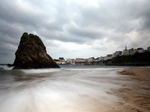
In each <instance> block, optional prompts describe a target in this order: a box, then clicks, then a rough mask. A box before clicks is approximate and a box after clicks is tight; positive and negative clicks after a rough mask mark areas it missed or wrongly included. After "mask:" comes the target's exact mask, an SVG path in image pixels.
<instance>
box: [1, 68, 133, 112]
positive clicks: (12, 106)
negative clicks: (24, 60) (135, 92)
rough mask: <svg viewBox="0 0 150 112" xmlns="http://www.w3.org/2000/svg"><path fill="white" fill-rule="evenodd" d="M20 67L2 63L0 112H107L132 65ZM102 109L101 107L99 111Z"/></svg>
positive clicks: (115, 100) (116, 98) (114, 101)
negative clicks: (53, 67) (123, 71)
mask: <svg viewBox="0 0 150 112" xmlns="http://www.w3.org/2000/svg"><path fill="white" fill-rule="evenodd" d="M60 67H61V68H59V69H58V68H57V69H52V68H47V69H18V70H12V68H11V67H10V68H9V67H7V66H6V65H0V112H107V111H109V110H108V108H113V106H114V105H115V103H116V102H118V101H119V100H121V99H119V98H118V97H117V96H116V95H114V94H113V93H114V92H115V91H117V90H119V88H122V87H123V84H125V83H131V82H130V81H126V80H124V79H125V78H129V77H130V76H128V75H118V74H117V71H121V70H123V69H125V68H130V67H129V66H94V65H93V66H92V65H89V66H86V65H78V66H76V65H62V66H60ZM100 110H101V111H100Z"/></svg>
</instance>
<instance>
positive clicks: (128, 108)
mask: <svg viewBox="0 0 150 112" xmlns="http://www.w3.org/2000/svg"><path fill="white" fill-rule="evenodd" d="M118 74H120V75H130V76H129V78H128V80H129V81H130V82H131V81H132V82H133V83H128V84H124V85H123V88H121V89H119V91H116V92H115V95H117V96H118V97H120V98H121V99H122V100H123V102H118V107H115V108H114V112H150V68H129V69H125V70H123V71H118Z"/></svg>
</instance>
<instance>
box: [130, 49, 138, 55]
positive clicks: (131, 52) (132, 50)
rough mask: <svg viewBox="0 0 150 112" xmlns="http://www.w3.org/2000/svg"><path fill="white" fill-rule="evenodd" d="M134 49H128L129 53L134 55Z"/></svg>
mask: <svg viewBox="0 0 150 112" xmlns="http://www.w3.org/2000/svg"><path fill="white" fill-rule="evenodd" d="M136 51H137V50H136V49H133V48H132V49H129V55H134V54H135V53H136Z"/></svg>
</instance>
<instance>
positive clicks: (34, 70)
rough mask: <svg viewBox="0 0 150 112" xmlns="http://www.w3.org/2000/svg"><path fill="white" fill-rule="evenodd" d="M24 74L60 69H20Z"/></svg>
mask: <svg viewBox="0 0 150 112" xmlns="http://www.w3.org/2000/svg"><path fill="white" fill-rule="evenodd" d="M21 71H23V72H24V73H26V74H41V73H49V72H58V71H60V69H22V70H21Z"/></svg>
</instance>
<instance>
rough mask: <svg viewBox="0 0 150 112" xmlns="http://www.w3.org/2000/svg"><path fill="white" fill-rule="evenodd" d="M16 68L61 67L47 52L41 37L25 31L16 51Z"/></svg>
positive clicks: (14, 64)
mask: <svg viewBox="0 0 150 112" xmlns="http://www.w3.org/2000/svg"><path fill="white" fill-rule="evenodd" d="M15 55H16V58H15V61H14V63H13V66H15V67H14V69H30V68H59V66H58V65H57V64H56V63H55V61H54V60H53V59H52V58H51V57H50V56H49V55H48V54H47V51H46V47H45V46H44V44H43V42H42V41H41V39H40V38H39V37H38V36H36V35H33V34H28V33H24V34H23V35H22V37H21V40H20V44H19V46H18V49H17V51H16V53H15Z"/></svg>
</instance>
